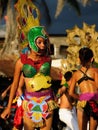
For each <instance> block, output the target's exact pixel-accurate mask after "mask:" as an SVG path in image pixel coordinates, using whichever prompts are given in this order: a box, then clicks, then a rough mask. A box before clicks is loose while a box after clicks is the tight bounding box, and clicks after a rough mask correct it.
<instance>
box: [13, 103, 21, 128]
mask: <svg viewBox="0 0 98 130" xmlns="http://www.w3.org/2000/svg"><path fill="white" fill-rule="evenodd" d="M22 118H23V108H22V106H20V107H18V108H17V110H16V113H15V117H14V126H15V127H16V128H17V129H19V128H20V127H22Z"/></svg>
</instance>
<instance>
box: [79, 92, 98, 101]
mask: <svg viewBox="0 0 98 130" xmlns="http://www.w3.org/2000/svg"><path fill="white" fill-rule="evenodd" d="M79 100H80V101H82V100H85V101H89V100H98V93H83V94H80V97H79Z"/></svg>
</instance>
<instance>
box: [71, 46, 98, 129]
mask: <svg viewBox="0 0 98 130" xmlns="http://www.w3.org/2000/svg"><path fill="white" fill-rule="evenodd" d="M79 59H80V64H81V68H80V69H79V70H77V71H76V72H75V73H74V74H73V77H72V83H71V86H70V90H69V94H70V95H71V96H72V97H74V98H76V99H77V100H78V103H77V117H78V124H79V130H87V122H88V120H89V129H90V130H96V129H97V125H98V69H97V68H94V67H92V63H93V61H94V57H93V52H92V50H91V49H90V48H88V47H83V48H81V49H80V50H79ZM77 83H78V86H79V90H80V94H76V93H75V86H76V84H77Z"/></svg>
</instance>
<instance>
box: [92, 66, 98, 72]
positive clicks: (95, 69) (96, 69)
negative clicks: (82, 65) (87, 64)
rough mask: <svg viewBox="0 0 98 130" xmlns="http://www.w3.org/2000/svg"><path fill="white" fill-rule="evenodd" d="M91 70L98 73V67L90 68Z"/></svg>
mask: <svg viewBox="0 0 98 130" xmlns="http://www.w3.org/2000/svg"><path fill="white" fill-rule="evenodd" d="M90 71H92V72H94V73H98V68H94V67H92V68H90Z"/></svg>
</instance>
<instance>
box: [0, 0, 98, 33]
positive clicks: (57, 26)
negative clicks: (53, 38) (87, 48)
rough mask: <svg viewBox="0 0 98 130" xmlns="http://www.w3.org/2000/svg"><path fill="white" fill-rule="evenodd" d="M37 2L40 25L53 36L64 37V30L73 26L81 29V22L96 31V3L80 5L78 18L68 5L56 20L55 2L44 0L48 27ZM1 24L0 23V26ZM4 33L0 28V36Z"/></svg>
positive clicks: (97, 23)
mask: <svg viewBox="0 0 98 130" xmlns="http://www.w3.org/2000/svg"><path fill="white" fill-rule="evenodd" d="M40 1H41V0H38V2H39V6H38V8H39V9H40V11H41V24H42V25H43V26H45V27H46V29H47V32H48V33H49V34H51V35H52V34H53V35H65V34H66V29H71V28H73V27H74V26H75V25H77V26H78V27H80V28H82V27H83V22H85V23H87V24H88V25H93V24H95V25H96V31H98V2H94V0H91V4H89V5H87V6H86V7H83V6H82V5H81V4H80V9H81V16H78V14H77V13H76V11H75V10H74V9H73V8H72V7H71V6H69V5H68V4H67V5H65V6H64V8H63V10H62V12H61V14H60V15H59V16H58V18H55V17H54V16H55V11H56V6H57V0H45V1H46V4H47V6H48V8H49V15H50V16H51V24H50V25H48V24H47V22H48V18H47V14H46V10H45V8H44V7H43V5H42V4H41V3H40ZM2 23H3V22H2V21H0V24H2ZM3 33H4V27H2V28H0V35H1V34H3Z"/></svg>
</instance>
